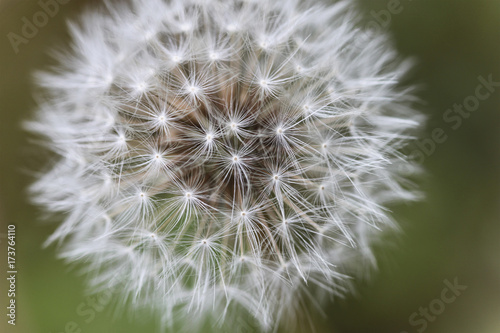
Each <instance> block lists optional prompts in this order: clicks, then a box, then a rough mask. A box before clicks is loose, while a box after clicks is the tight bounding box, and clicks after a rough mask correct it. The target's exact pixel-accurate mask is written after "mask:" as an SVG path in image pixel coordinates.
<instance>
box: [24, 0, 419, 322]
mask: <svg viewBox="0 0 500 333" xmlns="http://www.w3.org/2000/svg"><path fill="white" fill-rule="evenodd" d="M353 2H354V1H351V0H338V1H336V2H335V3H334V4H333V5H332V4H329V2H328V3H326V2H322V1H321V0H320V1H312V0H305V1H298V0H278V1H267V0H245V1H243V0H224V1H221V0H183V1H180V0H170V1H167V0H130V1H126V2H117V3H113V4H111V3H110V4H108V6H107V7H106V9H104V8H100V10H97V9H96V10H89V11H87V12H85V13H83V15H82V17H81V22H80V23H79V24H74V23H73V24H71V34H72V36H73V43H72V46H70V47H69V50H68V52H67V54H62V53H58V55H57V56H56V57H57V60H58V61H59V63H60V66H59V68H58V69H56V70H55V71H47V72H43V73H38V74H37V79H38V83H39V86H40V90H41V92H42V93H43V94H44V97H45V98H44V99H43V100H44V102H41V103H40V105H39V108H38V111H37V113H36V116H35V118H34V119H33V120H32V121H30V122H28V123H27V124H26V127H27V128H28V129H29V130H30V131H31V132H34V133H36V134H38V135H39V136H40V137H43V138H45V141H44V144H45V146H46V147H47V148H48V149H50V150H51V151H52V152H53V153H54V154H55V155H57V156H58V160H57V161H55V162H54V164H53V167H52V169H50V170H48V171H47V172H45V173H44V174H42V175H41V176H40V178H39V179H38V180H37V181H36V182H35V183H34V184H33V185H32V187H31V192H32V194H33V200H34V202H35V203H36V204H38V205H41V206H43V207H45V208H46V209H47V210H48V211H49V212H52V213H55V214H58V213H59V215H61V214H63V215H64V216H66V217H65V219H64V221H63V222H62V223H61V225H60V226H59V228H58V229H57V230H56V231H55V232H54V234H53V235H52V236H51V237H50V239H49V241H48V242H58V243H59V244H61V248H60V251H61V255H62V256H63V257H64V258H66V259H67V260H69V261H82V262H84V263H85V264H86V265H87V266H86V267H87V268H88V269H87V271H88V273H89V274H88V275H89V283H90V284H91V286H93V287H94V288H95V289H96V290H99V288H101V289H102V288H116V289H117V290H122V292H123V296H124V297H123V299H129V300H131V301H130V302H129V303H131V304H130V305H131V306H133V307H135V308H146V309H150V310H153V311H154V312H155V313H156V314H157V315H158V317H159V318H160V319H161V320H162V321H164V322H167V323H168V324H171V323H172V321H175V320H177V319H173V318H179V320H182V318H189V319H190V320H189V322H191V323H193V324H197V323H198V324H200V325H201V324H202V323H203V322H204V321H205V319H206V318H213V320H214V321H218V322H221V321H222V322H225V323H226V324H227V325H231V324H230V321H231V319H232V318H238V316H234V315H232V313H233V312H232V311H246V312H248V314H250V317H253V318H254V319H255V322H256V323H257V324H260V326H261V328H262V330H265V331H270V330H274V329H276V327H277V326H278V325H280V324H283V323H284V322H287V321H289V320H290V319H291V318H295V317H296V316H295V315H294V311H297V309H298V308H299V306H300V304H303V302H302V299H309V298H314V297H315V295H318V294H330V295H332V296H341V295H342V294H344V293H345V292H348V290H349V289H350V288H349V287H350V282H349V281H350V280H351V279H350V276H351V275H352V276H354V277H355V276H357V275H358V274H362V273H363V271H364V270H363V269H365V268H366V267H368V266H370V265H367V263H370V264H372V266H374V255H373V253H372V251H371V248H372V245H373V243H374V242H375V241H376V240H377V239H378V235H379V234H380V233H381V231H383V230H390V229H391V228H393V227H394V222H393V221H392V218H391V216H390V214H389V209H387V208H388V206H389V205H391V204H392V203H394V202H396V201H398V200H413V199H416V198H417V196H416V195H415V193H414V191H413V189H412V185H411V182H410V181H409V180H408V179H406V178H405V175H403V174H402V173H400V170H405V174H406V175H407V174H411V172H409V171H416V168H413V166H412V163H411V161H409V158H408V157H406V156H405V155H404V153H403V152H402V148H403V147H404V146H405V145H406V144H407V142H408V140H409V138H410V137H411V136H412V135H413V130H414V128H415V127H417V126H418V125H419V122H420V120H421V117H420V113H419V112H417V111H416V110H414V109H413V107H412V101H413V100H414V98H413V96H411V94H410V93H409V92H410V91H411V90H410V89H407V88H404V87H400V82H401V81H402V78H403V76H404V75H405V73H406V72H407V70H408V68H409V66H408V63H407V62H405V61H401V60H399V58H398V57H397V56H396V53H395V52H394V50H393V48H392V46H391V42H390V40H389V38H388V37H387V36H385V35H383V34H380V33H372V32H370V34H371V35H370V37H371V38H369V39H363V40H364V43H363V44H362V45H360V44H359V43H357V42H356V41H357V40H358V37H359V36H358V34H364V33H368V32H365V31H363V30H360V29H359V28H358V25H357V23H359V22H358V21H357V20H358V17H359V15H358V12H357V10H356V9H355V6H354V4H353ZM220 316H222V318H220ZM228 327H231V326H228Z"/></svg>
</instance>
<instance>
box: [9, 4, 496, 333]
mask: <svg viewBox="0 0 500 333" xmlns="http://www.w3.org/2000/svg"><path fill="white" fill-rule="evenodd" d="M394 1H396V0H392V1H391V0H360V1H358V2H359V3H360V5H361V7H362V9H363V11H364V12H365V14H366V18H365V20H366V23H367V24H371V25H372V26H374V25H376V26H382V28H383V29H385V30H387V31H389V33H391V34H392V35H393V36H394V37H395V41H396V46H397V48H398V49H399V51H400V52H401V53H402V54H403V55H406V56H410V57H413V58H415V59H416V60H417V66H416V68H415V70H414V71H413V73H412V75H411V78H410V80H411V82H414V83H417V84H418V85H419V86H420V90H419V92H418V95H419V97H420V98H421V99H422V101H423V106H422V109H423V110H424V112H425V113H426V114H428V116H429V122H428V127H427V129H426V130H425V132H424V133H423V135H422V140H426V138H431V137H432V136H431V135H432V131H433V130H434V129H436V128H441V129H443V131H444V132H445V134H446V137H447V140H445V142H442V143H438V144H436V147H435V151H434V152H433V153H432V154H429V156H425V160H424V162H423V165H424V167H425V169H426V170H427V176H425V177H423V179H422V180H421V188H422V190H423V191H424V192H425V193H426V199H425V200H424V201H422V202H420V203H418V204H412V205H408V206H404V207H400V208H398V209H397V210H396V211H395V214H396V217H397V219H398V220H399V221H401V224H402V226H403V230H404V232H403V233H402V234H401V235H400V236H399V238H398V239H396V240H394V238H393V237H392V238H388V239H387V240H386V241H385V242H384V243H386V244H385V246H384V247H383V249H381V250H380V251H378V252H379V258H380V265H379V272H378V273H376V274H373V275H372V276H371V278H370V279H369V280H368V281H359V282H357V283H356V284H357V287H358V292H357V295H355V296H351V297H348V298H347V299H345V300H341V301H337V302H336V303H334V304H330V305H325V313H326V315H327V316H326V317H321V316H320V315H317V316H316V315H314V318H313V320H314V321H315V322H316V324H317V326H318V329H317V332H318V333H323V332H325V333H326V332H332V333H401V332H408V333H413V332H418V329H420V328H423V325H420V324H419V325H416V326H412V325H410V323H409V317H410V316H411V315H412V314H413V313H414V312H418V311H419V308H420V307H421V306H423V307H428V306H429V303H430V302H431V301H433V300H435V299H439V298H440V297H441V292H442V290H443V289H444V288H445V284H444V283H443V281H444V280H445V279H448V280H449V281H450V282H453V280H454V279H455V278H457V279H458V282H459V283H460V284H461V285H466V286H467V287H468V288H467V290H465V291H463V293H462V294H461V295H460V296H459V297H458V298H457V299H456V300H455V301H454V302H453V303H451V304H448V305H446V308H445V310H444V312H443V313H442V314H440V315H439V316H437V318H436V319H435V320H434V321H433V322H428V326H427V327H426V329H425V330H424V331H425V332H428V333H448V332H453V333H500V88H497V89H498V91H495V92H494V93H493V94H492V95H491V96H490V97H489V98H488V99H487V100H485V101H481V104H480V105H479V108H478V109H477V111H474V112H472V113H471V115H470V117H469V118H467V119H463V123H462V124H461V126H460V127H459V128H457V129H456V130H454V129H452V127H451V124H450V123H447V122H445V120H444V119H443V115H444V113H445V112H446V110H447V109H449V108H451V107H452V106H453V105H454V104H455V103H458V104H461V103H463V101H464V99H466V98H467V97H468V96H472V95H474V94H475V90H476V87H477V85H478V84H479V81H478V77H479V76H483V77H485V78H488V76H489V75H492V78H493V80H494V81H496V82H500V1H499V0H401V1H400V3H401V5H400V6H397V7H394V6H393V3H394ZM91 2H98V1H84V0H78V1H77V0H73V1H69V3H68V4H65V5H61V8H60V11H59V13H58V14H57V15H55V17H53V18H51V19H50V20H49V22H48V23H47V24H46V25H45V26H44V27H42V28H40V30H39V32H38V33H37V34H36V36H34V37H33V38H32V39H30V40H29V42H28V43H27V44H21V45H19V52H18V53H17V54H16V53H15V52H14V50H13V47H12V45H11V44H10V42H9V40H8V38H7V35H8V33H9V32H15V33H17V34H20V31H21V27H22V25H23V22H22V18H23V17H28V18H30V19H31V18H32V17H33V15H34V14H35V13H36V12H38V11H39V10H40V7H39V5H38V4H37V1H35V0H29V1H28V0H0V37H1V38H0V224H1V226H0V237H2V238H0V247H1V249H0V251H1V252H0V253H1V254H0V262H1V264H0V267H2V273H1V274H2V279H1V282H0V294H1V295H2V296H1V299H2V303H1V304H2V305H1V306H0V308H2V309H4V310H2V315H1V317H0V318H2V319H1V323H0V331H1V332H8V333H10V332H15V333H39V332H41V333H49V332H52V333H60V332H65V326H66V324H67V323H68V322H71V321H74V322H76V324H78V327H79V329H81V332H89V333H107V332H117V333H118V332H120V333H127V332H155V325H154V324H153V320H152V318H150V317H149V316H147V315H144V316H143V317H142V319H135V318H128V317H127V316H126V315H118V316H115V317H114V316H113V313H112V311H111V310H104V311H103V312H101V313H96V316H95V318H94V319H93V320H92V321H91V322H90V323H86V322H85V321H84V320H83V319H84V317H81V316H79V315H78V314H77V313H76V309H77V308H78V307H79V305H80V304H81V303H82V302H87V301H88V300H87V298H86V295H85V284H84V280H83V278H82V277H80V276H79V275H78V274H77V273H76V272H75V271H74V270H72V269H70V268H68V266H66V265H65V264H64V263H62V262H61V261H59V260H57V259H56V258H55V253H54V249H53V248H49V249H42V243H43V241H44V240H45V239H46V237H47V236H48V235H49V234H50V233H51V231H52V230H53V229H54V226H53V225H45V224H44V223H41V222H40V219H39V217H40V215H41V212H40V211H38V210H37V209H35V208H34V207H32V206H30V204H29V203H28V201H27V195H26V187H27V185H28V184H29V183H30V181H31V178H30V170H37V169H39V168H40V166H41V164H42V163H43V159H41V158H40V154H39V153H38V152H37V150H36V148H34V147H33V146H32V145H30V144H29V143H28V141H27V136H26V134H25V133H23V131H22V130H21V128H20V125H19V124H20V122H21V121H22V120H23V119H26V118H27V117H29V115H30V112H32V111H33V109H34V101H33V98H32V92H31V89H32V83H31V76H30V75H31V73H32V71H33V70H34V69H37V68H43V67H44V66H47V65H48V64H50V59H49V58H48V56H47V55H46V51H47V50H48V49H49V48H50V46H51V45H54V44H57V43H62V42H64V41H65V40H66V39H67V33H66V27H65V20H67V19H69V18H73V17H76V16H78V13H79V12H80V11H81V9H82V7H83V6H85V5H87V4H89V3H91ZM390 10H392V11H393V13H392V14H390V15H382V16H380V15H374V13H378V14H381V13H385V14H387V13H390ZM381 11H384V12H381ZM389 16H390V20H391V23H390V25H389V24H387V26H386V24H385V23H386V22H387V19H388V18H389ZM377 17H378V18H379V19H384V20H385V21H379V23H376V24H375V23H374V22H378V21H377ZM411 151H412V150H411V149H410V150H409V152H411ZM8 224H15V225H16V227H17V241H18V243H17V265H18V272H19V273H18V281H17V291H18V294H17V325H16V326H15V327H12V326H10V325H9V326H8V325H7V324H6V321H7V320H6V316H5V314H4V313H5V312H6V310H5V307H6V306H7V289H8V288H7V284H6V280H5V278H4V277H3V276H4V275H6V273H4V272H6V271H7V269H6V268H5V267H6V266H5V265H6V246H7V245H6V243H5V238H4V237H5V233H6V232H7V225H8ZM434 303H435V302H434ZM435 304H436V303H435ZM85 318H87V317H85ZM69 331H70V332H71V330H69ZM208 331H209V329H208V328H207V332H208ZM249 331H251V330H249ZM421 331H422V330H421ZM75 332H78V330H76V331H75ZM305 332H306V331H305ZM307 332H308V331H307Z"/></svg>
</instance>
